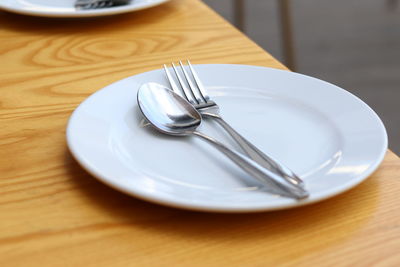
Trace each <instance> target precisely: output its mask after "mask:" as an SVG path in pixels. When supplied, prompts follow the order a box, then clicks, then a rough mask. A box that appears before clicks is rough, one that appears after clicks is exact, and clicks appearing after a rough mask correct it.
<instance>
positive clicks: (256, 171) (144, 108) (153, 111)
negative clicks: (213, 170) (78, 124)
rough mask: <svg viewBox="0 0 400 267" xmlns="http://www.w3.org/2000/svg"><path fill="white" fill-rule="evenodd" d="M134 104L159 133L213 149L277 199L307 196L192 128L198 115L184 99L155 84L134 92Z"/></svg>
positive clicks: (143, 86) (300, 189) (302, 190)
mask: <svg viewBox="0 0 400 267" xmlns="http://www.w3.org/2000/svg"><path fill="white" fill-rule="evenodd" d="M137 101H138V105H139V108H140V111H141V112H142V114H143V116H144V117H145V118H146V119H147V120H148V121H149V122H150V123H151V124H152V125H153V126H154V127H155V128H156V129H157V130H159V131H160V132H162V133H165V134H169V135H175V136H186V135H194V136H197V137H200V138H201V139H203V140H204V141H206V142H208V143H209V144H211V145H213V146H214V147H215V148H216V149H218V150H219V151H220V152H222V153H223V154H225V155H226V156H227V157H228V158H229V159H231V160H232V161H233V162H234V163H236V164H237V165H238V166H239V167H241V168H242V169H243V170H244V171H246V172H247V173H248V174H250V175H251V176H252V177H254V178H256V179H258V180H259V181H260V182H262V183H263V184H264V185H266V186H268V189H269V190H271V191H273V192H274V193H277V194H279V195H281V196H286V197H291V198H296V199H302V198H306V197H308V195H309V194H308V192H307V191H306V190H305V189H303V188H300V187H298V186H295V185H293V184H291V183H289V182H288V181H287V180H285V179H284V178H283V177H281V176H279V175H277V174H275V173H273V172H271V171H269V170H268V169H266V168H264V167H262V166H261V165H259V164H258V163H256V162H255V161H253V160H251V159H249V158H247V157H246V156H244V155H242V154H239V153H237V152H235V151H233V150H231V149H229V148H228V147H226V146H225V145H224V144H222V143H220V142H218V141H217V140H215V139H214V138H212V137H209V136H207V135H205V134H203V133H201V132H198V131H196V128H197V127H198V126H199V125H200V123H201V115H200V113H199V112H198V111H197V110H196V109H195V108H194V107H193V106H192V105H191V104H190V103H189V102H187V101H186V100H185V99H184V98H182V97H181V96H179V95H178V94H176V93H174V92H173V91H171V90H170V89H169V88H167V87H164V86H162V85H160V84H157V83H146V84H143V85H142V86H141V87H140V88H139V91H138V94H137Z"/></svg>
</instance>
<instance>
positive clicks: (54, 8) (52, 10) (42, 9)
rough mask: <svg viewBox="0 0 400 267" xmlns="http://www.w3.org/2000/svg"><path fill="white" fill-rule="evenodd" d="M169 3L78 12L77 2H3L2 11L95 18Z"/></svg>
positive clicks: (135, 1) (136, 2)
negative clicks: (75, 4)
mask: <svg viewBox="0 0 400 267" xmlns="http://www.w3.org/2000/svg"><path fill="white" fill-rule="evenodd" d="M167 1H169V0H132V1H131V3H130V4H128V5H123V6H117V7H112V8H99V9H93V10H76V9H75V7H74V3H75V0H1V1H0V9H4V10H7V11H9V12H14V13H19V14H24V15H31V16H41V17H66V18H68V17H95V16H106V15H114V14H120V13H126V12H132V11H136V10H140V9H145V8H149V7H152V6H155V5H159V4H162V3H164V2H167Z"/></svg>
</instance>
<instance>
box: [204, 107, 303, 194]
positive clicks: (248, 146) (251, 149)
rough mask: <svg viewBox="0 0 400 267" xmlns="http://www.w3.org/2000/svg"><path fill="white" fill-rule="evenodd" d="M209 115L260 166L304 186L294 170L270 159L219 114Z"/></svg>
mask: <svg viewBox="0 0 400 267" xmlns="http://www.w3.org/2000/svg"><path fill="white" fill-rule="evenodd" d="M203 115H206V116H207V115H208V114H207V113H205V114H204V113H203ZM208 116H210V115H208ZM211 117H212V118H213V119H214V120H215V121H216V122H218V123H219V124H220V125H221V126H222V128H224V129H225V131H226V132H227V133H228V134H230V135H231V136H232V138H233V140H235V141H236V142H237V144H238V145H239V146H240V147H241V148H242V150H243V151H244V152H245V154H246V156H248V157H249V158H251V159H252V160H254V161H255V162H257V163H259V164H260V165H261V166H263V167H265V168H267V169H269V170H271V171H273V172H275V173H276V174H278V175H281V176H282V177H283V178H284V179H286V180H287V181H288V182H290V183H292V184H294V185H298V186H301V187H304V182H303V180H301V179H300V178H299V177H298V176H297V175H296V174H295V173H294V172H292V171H291V170H290V169H289V168H287V167H286V166H285V165H283V164H282V163H280V162H279V161H277V160H276V159H272V158H271V157H270V156H267V155H266V154H265V153H264V152H262V151H261V150H259V149H258V148H257V147H255V146H254V145H253V144H252V143H250V142H249V141H248V140H247V139H245V138H244V137H243V136H241V135H240V134H239V133H238V132H237V131H236V130H235V129H233V128H232V126H230V125H229V124H228V123H227V122H226V121H225V120H224V119H223V118H222V117H221V116H219V115H217V116H216V115H212V116H211Z"/></svg>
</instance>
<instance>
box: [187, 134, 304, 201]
mask: <svg viewBox="0 0 400 267" xmlns="http://www.w3.org/2000/svg"><path fill="white" fill-rule="evenodd" d="M192 133H193V134H194V135H195V136H198V137H200V138H201V139H203V140H205V141H207V142H208V143H209V144H211V145H213V146H214V147H215V148H216V149H218V150H219V151H221V152H222V153H223V154H225V155H226V156H227V157H228V158H229V159H231V160H232V161H233V162H234V163H236V165H238V166H239V167H240V168H242V169H243V170H244V171H246V172H247V173H248V174H250V175H251V176H252V177H254V178H256V179H257V180H259V181H260V182H262V183H263V184H265V185H267V186H268V187H269V188H270V189H272V190H274V191H277V193H278V194H280V195H283V196H287V197H291V198H296V199H302V198H306V197H308V195H309V193H308V192H307V191H306V190H305V189H303V188H301V187H298V186H295V185H293V184H292V183H290V182H288V181H287V180H286V179H285V178H284V177H282V176H279V175H277V174H276V173H274V172H272V171H270V170H268V169H266V168H264V167H263V166H261V165H260V164H258V163H257V162H255V161H253V160H251V159H249V158H248V157H246V156H244V155H242V154H239V153H238V152H235V151H233V150H232V149H230V148H228V147H227V146H225V145H224V144H222V143H221V142H219V141H217V140H215V139H214V138H212V137H209V136H207V135H205V134H203V133H200V132H197V131H194V132H192Z"/></svg>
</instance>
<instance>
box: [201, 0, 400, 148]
mask: <svg viewBox="0 0 400 267" xmlns="http://www.w3.org/2000/svg"><path fill="white" fill-rule="evenodd" d="M277 1H279V0H264V1H260V0H244V3H245V28H244V31H245V33H246V35H247V36H249V37H250V38H251V39H253V40H254V41H255V42H256V43H258V44H259V45H260V46H262V47H263V48H264V49H265V50H267V51H268V52H270V53H271V54H272V55H273V56H275V57H276V58H277V59H278V60H281V61H284V60H283V58H282V51H281V44H280V28H279V27H280V25H279V17H278V12H277V11H278V6H277ZM204 2H205V3H207V4H208V5H209V6H211V7H212V8H213V9H214V10H216V11H217V12H218V13H220V14H221V15H222V16H224V17H225V18H226V19H227V20H228V21H230V22H232V23H233V24H234V21H233V4H232V3H233V0H218V1H216V0H204ZM290 11H291V14H292V21H293V31H294V35H293V36H294V46H295V52H296V58H295V59H296V62H297V64H296V65H297V67H296V71H297V72H300V73H304V74H307V75H310V76H314V77H317V78H320V79H323V80H326V81H328V82H331V83H333V84H336V85H338V86H340V87H342V88H345V89H346V90H348V91H350V92H351V93H353V94H355V95H357V96H358V97H359V98H361V99H362V100H363V101H364V102H366V103H367V104H368V105H369V106H370V107H372V108H373V109H374V110H375V111H376V112H377V113H378V115H379V116H380V117H381V119H382V120H383V122H384V124H385V126H386V129H387V131H388V135H389V147H390V148H391V149H392V150H393V151H394V152H395V153H397V155H400V116H399V111H400V107H399V103H398V102H399V100H400V0H381V1H376V0H363V1H361V2H360V1H359V0H341V1H340V0H339V1H329V0H296V1H291V10H290ZM366 145H368V144H366Z"/></svg>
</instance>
